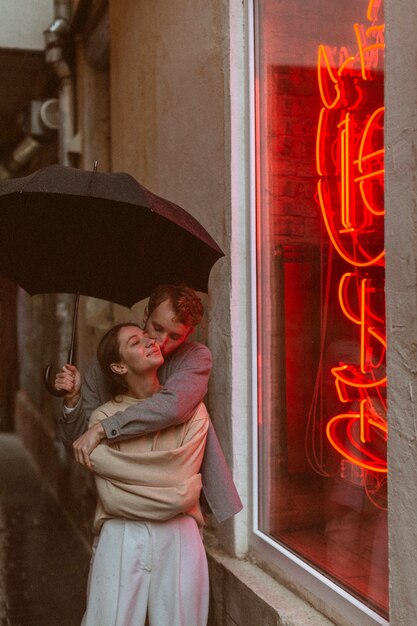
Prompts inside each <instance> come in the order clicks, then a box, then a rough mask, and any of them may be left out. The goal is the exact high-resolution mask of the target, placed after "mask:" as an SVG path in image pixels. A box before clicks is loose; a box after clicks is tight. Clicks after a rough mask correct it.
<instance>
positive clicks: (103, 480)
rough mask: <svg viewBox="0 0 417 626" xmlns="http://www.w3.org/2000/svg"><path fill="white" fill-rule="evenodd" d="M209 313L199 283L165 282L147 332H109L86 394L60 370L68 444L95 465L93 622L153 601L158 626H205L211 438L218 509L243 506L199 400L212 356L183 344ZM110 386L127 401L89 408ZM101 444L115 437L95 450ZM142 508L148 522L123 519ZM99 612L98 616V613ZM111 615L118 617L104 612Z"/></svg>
mask: <svg viewBox="0 0 417 626" xmlns="http://www.w3.org/2000/svg"><path fill="white" fill-rule="evenodd" d="M201 316H202V305H201V301H200V300H199V298H198V297H197V296H196V294H195V293H194V292H193V291H192V290H191V289H188V288H184V287H175V286H170V285H168V286H163V287H161V288H158V289H156V290H155V291H154V292H153V293H152V295H151V297H150V300H149V304H148V308H147V311H146V315H145V331H146V333H144V332H143V331H141V330H140V329H139V328H138V327H137V326H135V325H130V324H129V325H127V326H125V325H122V326H119V327H117V329H115V330H112V331H109V333H107V335H106V336H105V337H104V338H103V340H102V343H101V344H100V350H99V357H100V363H98V361H95V362H94V363H93V364H92V366H90V368H89V369H88V371H87V373H86V376H85V381H84V385H83V394H82V397H81V394H80V385H81V381H80V376H79V373H78V372H77V370H76V369H75V368H73V367H70V366H65V367H64V368H63V370H62V372H61V373H60V374H58V376H57V379H56V383H55V384H56V387H57V388H58V389H64V390H65V391H66V396H65V398H64V413H63V416H62V418H61V420H60V424H59V430H60V433H61V435H62V437H63V439H64V440H66V441H67V442H69V441H73V440H74V439H75V442H74V444H73V448H74V453H75V456H76V459H77V460H78V461H79V462H80V463H82V464H83V465H85V466H87V467H89V468H90V469H94V470H95V471H96V483H97V491H98V495H99V502H98V506H97V511H96V518H95V525H94V528H95V531H96V532H100V534H99V535H98V537H97V538H96V540H95V556H94V558H93V562H92V566H91V570H90V577H89V597H88V606H87V612H86V616H85V618H84V619H85V621H84V623H85V624H86V625H88V626H90V624H91V625H93V624H97V625H98V624H100V626H104V625H105V624H106V623H112V624H113V623H116V624H119V623H120V624H123V625H124V626H127V625H128V624H130V623H132V624H133V623H134V624H138V625H139V624H142V623H143V619H144V614H143V611H145V614H146V609H147V608H148V611H149V619H150V623H151V624H158V626H163V625H164V624H173V625H174V624H177V625H178V626H179V625H181V626H183V625H185V624H190V625H191V624H192V625H193V626H198V625H200V624H201V626H203V624H205V623H206V619H207V606H208V599H207V596H208V589H207V565H206V561H205V556H204V550H203V547H202V543H201V537H200V533H199V530H198V526H201V524H202V517H201V511H200V509H199V505H198V493H199V490H200V483H199V480H200V476H199V470H200V463H201V458H202V456H203V451H204V443H206V447H205V452H204V459H203V465H202V468H201V474H202V481H203V493H204V496H205V499H206V501H207V503H208V505H209V507H210V509H211V511H212V512H213V514H214V515H215V517H216V518H217V520H218V521H219V522H221V521H223V520H225V519H227V518H228V517H230V516H231V515H234V514H235V513H237V512H238V511H239V510H240V509H241V503H240V499H239V496H238V495H237V493H236V490H235V488H234V485H233V481H232V480H231V477H230V473H229V471H228V468H227V466H226V463H225V460H224V457H223V454H222V452H221V449H220V446H219V444H218V440H217V437H216V435H215V432H214V430H213V427H212V425H211V423H210V421H209V419H208V416H207V414H206V412H205V407H204V405H202V404H201V400H202V399H203V397H204V395H205V393H206V391H207V383H208V377H209V374H210V369H211V355H210V352H209V350H208V349H207V348H206V347H205V346H203V345H201V344H197V343H185V340H186V339H187V337H188V335H189V334H190V333H191V332H192V330H193V328H194V326H195V325H197V324H198V323H199V321H200V319H201ZM131 343H133V344H134V346H135V347H131V345H130V344H131ZM158 346H159V348H160V349H161V351H162V354H163V356H164V358H165V361H164V364H163V365H162V367H161V368H160V369H159V370H158V378H157V377H156V371H157V368H158V367H159V365H161V362H162V359H161V356H160V353H159V349H158ZM103 355H107V356H103ZM100 366H101V368H103V372H106V374H107V379H108V380H109V379H110V377H112V378H113V380H109V382H110V384H113V383H115V384H116V387H113V389H112V391H109V385H108V383H106V378H105V376H104V374H103V373H102V371H101V369H100ZM158 379H159V380H158ZM119 384H121V385H122V387H119V386H118V385H119ZM159 384H162V385H163V387H162V388H159ZM112 392H113V395H114V394H120V393H122V394H123V395H122V398H120V397H119V398H118V399H119V400H120V402H110V403H108V404H107V405H106V406H105V407H101V409H100V410H99V411H96V412H94V413H93V414H92V411H93V409H95V408H97V407H98V406H99V405H102V404H103V403H104V402H106V401H108V400H109V399H110V398H111V395H112ZM138 400H140V402H138ZM90 417H91V419H90ZM89 419H90V423H91V426H90V427H89V428H88V430H87V431H86V432H84V431H85V429H86V427H87V425H88V421H89ZM206 433H207V441H206V442H205V439H206ZM138 435H140V437H138ZM100 442H103V443H107V444H109V445H107V446H104V445H101V446H98V444H99V443H100ZM173 450H174V452H172V451H173ZM168 451H171V454H168ZM159 457H160V458H159ZM168 459H169V460H168ZM155 468H157V470H156V469H155ZM159 470H160V473H159ZM155 476H156V477H157V478H158V479H159V481H160V482H159V486H160V485H163V487H162V492H163V493H162V495H161V489H159V491H158V480H156V482H155ZM136 477H138V480H137V481H136ZM167 478H170V481H169V482H166V480H167ZM141 479H142V482H141ZM146 488H149V489H150V491H148V492H146ZM170 488H171V491H170ZM109 511H110V513H109ZM182 513H186V515H183V514H182ZM135 516H137V517H138V518H139V519H141V520H143V521H127V520H132V519H135ZM193 518H194V519H193ZM156 520H158V521H156ZM161 520H168V521H161ZM196 522H197V523H196ZM151 546H153V551H152V552H150V549H151ZM133 548H134V549H133ZM161 559H162V560H161ZM132 572H136V574H135V575H133V573H132ZM197 600H198V601H197ZM100 611H101V613H100V617H99V618H96V617H92V614H95V615H97V612H100ZM103 611H104V612H105V611H109V612H110V613H111V612H113V613H114V612H115V611H116V613H114V614H113V615H109V617H107V616H105V617H103V616H104V615H105V613H103ZM126 611H127V613H129V614H130V615H131V617H129V618H128V616H127V613H126ZM105 620H108V622H106V621H105ZM129 620H130V621H129ZM132 620H133V621H132ZM140 620H142V621H140Z"/></svg>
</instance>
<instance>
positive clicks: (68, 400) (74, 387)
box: [54, 363, 81, 408]
mask: <svg viewBox="0 0 417 626" xmlns="http://www.w3.org/2000/svg"><path fill="white" fill-rule="evenodd" d="M54 386H55V389H57V390H58V391H65V396H64V405H65V406H66V407H68V408H72V407H74V406H76V404H77V403H78V401H79V399H80V396H81V393H80V389H81V374H80V372H79V371H78V370H77V368H76V367H75V365H69V364H68V363H67V365H64V367H63V368H62V369H61V370H60V371H59V372H58V374H57V375H56V376H55V383H54Z"/></svg>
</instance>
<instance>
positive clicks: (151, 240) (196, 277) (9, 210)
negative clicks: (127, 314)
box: [0, 165, 223, 354]
mask: <svg viewBox="0 0 417 626" xmlns="http://www.w3.org/2000/svg"><path fill="white" fill-rule="evenodd" d="M222 256H223V252H222V251H221V249H220V248H219V246H218V245H217V244H216V242H215V241H214V240H213V239H212V237H211V236H210V235H209V234H208V232H207V231H206V230H205V229H204V228H203V226H202V225H201V224H200V223H199V222H198V221H197V220H196V219H195V218H194V217H192V216H191V215H190V214H189V213H187V212H186V211H185V210H184V209H182V208H181V207H179V206H177V205H176V204H174V203H173V202H170V201H169V200H166V199H164V198H161V197H159V196H157V195H155V194H154V193H152V192H151V191H149V190H148V189H146V188H145V187H144V186H143V185H141V184H139V183H138V182H137V181H136V180H135V179H134V178H133V177H132V176H130V175H129V174H127V173H123V172H122V173H102V172H96V171H94V172H88V171H84V170H79V169H75V168H71V167H66V166H62V165H51V166H49V167H45V168H43V169H41V170H38V171H37V172H35V173H33V174H31V175H30V176H26V177H24V178H14V179H9V180H5V181H2V182H0V273H2V274H5V275H6V276H7V277H9V278H10V279H12V280H13V281H15V282H16V283H18V284H19V285H20V286H21V287H23V288H24V289H25V290H26V291H27V292H28V293H29V294H31V295H34V294H41V293H74V294H82V295H86V296H92V297H96V298H102V299H104V300H109V301H111V302H115V303H117V304H121V305H124V306H127V307H130V306H132V305H133V304H135V302H138V301H139V300H141V299H142V298H145V297H146V296H148V295H149V294H150V292H151V291H152V289H154V288H155V287H156V286H157V285H159V284H161V283H174V284H175V283H185V284H187V285H189V286H190V287H193V288H194V289H196V290H198V291H203V292H207V289H208V278H209V274H210V270H211V268H212V266H213V264H214V263H215V262H216V261H217V260H218V259H219V258H220V257H222ZM77 306H78V300H77V301H76V307H77ZM75 320H76V315H75V316H74V327H73V335H74V334H75V332H74V331H75ZM72 348H73V345H71V349H70V352H71V354H72Z"/></svg>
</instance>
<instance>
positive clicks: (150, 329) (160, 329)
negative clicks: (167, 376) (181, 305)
mask: <svg viewBox="0 0 417 626" xmlns="http://www.w3.org/2000/svg"><path fill="white" fill-rule="evenodd" d="M145 331H146V332H147V333H148V335H149V337H151V339H155V341H156V343H157V344H158V345H159V347H160V348H161V352H162V354H163V355H164V356H167V355H168V354H171V352H173V351H174V350H175V349H176V348H178V346H180V345H181V344H182V343H184V341H185V340H186V339H187V337H188V335H189V334H190V333H191V331H192V327H191V326H187V325H186V324H182V323H181V322H178V321H176V320H175V313H174V310H173V308H172V304H171V302H170V301H169V300H164V302H161V304H160V305H159V306H157V307H156V309H154V310H153V311H152V313H151V314H150V315H149V317H148V319H147V320H146V322H145Z"/></svg>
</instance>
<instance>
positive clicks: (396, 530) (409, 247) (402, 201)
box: [385, 0, 417, 626]
mask: <svg viewBox="0 0 417 626" xmlns="http://www.w3.org/2000/svg"><path fill="white" fill-rule="evenodd" d="M385 12H386V24H387V55H386V67H385V70H386V83H385V84H386V94H385V100H386V110H387V113H386V118H385V125H386V136H385V144H386V196H385V206H386V248H387V264H386V274H387V284H386V297H387V316H388V324H387V331H388V359H387V365H388V422H389V438H388V467H389V472H390V474H389V475H390V480H389V481H388V485H389V548H390V583H391V595H390V606H391V615H390V623H391V624H393V626H410V625H411V624H417V595H416V593H415V563H416V560H417V515H416V511H417V489H416V482H417V465H416V458H417V443H416V442H417V435H416V414H417V288H416V284H417V235H416V233H417V180H416V171H417V133H416V128H417V106H416V105H417V66H416V63H415V58H416V54H417V41H416V37H415V24H416V23H417V5H416V4H415V3H414V2H412V1H411V0H406V1H405V2H401V3H398V2H395V0H386V5H385Z"/></svg>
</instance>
